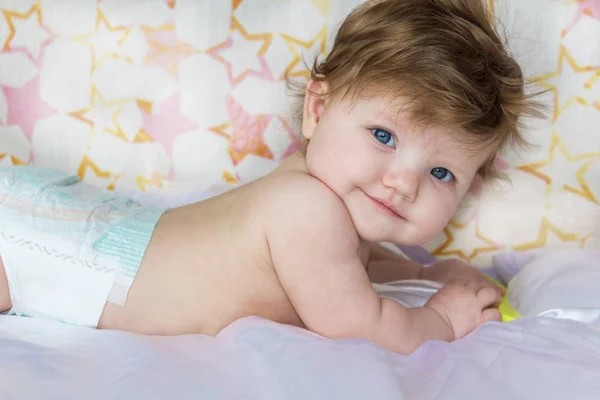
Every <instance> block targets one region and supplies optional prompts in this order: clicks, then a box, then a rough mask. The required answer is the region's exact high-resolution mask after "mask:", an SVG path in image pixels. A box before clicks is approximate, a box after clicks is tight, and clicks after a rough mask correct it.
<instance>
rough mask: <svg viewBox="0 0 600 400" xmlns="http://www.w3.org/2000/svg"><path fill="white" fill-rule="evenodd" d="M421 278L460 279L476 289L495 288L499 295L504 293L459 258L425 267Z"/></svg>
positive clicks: (446, 280) (437, 279) (442, 280)
mask: <svg viewBox="0 0 600 400" xmlns="http://www.w3.org/2000/svg"><path fill="white" fill-rule="evenodd" d="M421 278H422V279H427V280H431V281H437V282H441V283H449V282H453V281H454V282H458V281H460V282H461V283H463V284H464V285H467V286H469V287H471V288H472V289H473V290H476V291H477V290H480V289H483V288H486V287H489V288H492V289H494V290H496V291H497V292H498V294H500V295H501V296H502V295H504V290H502V289H501V288H499V287H498V286H496V285H495V284H494V283H493V282H492V281H491V280H489V279H488V278H487V277H486V276H485V275H483V274H482V273H481V272H480V271H479V270H478V269H476V268H474V267H473V266H471V265H469V264H467V263H465V262H463V261H461V260H455V259H450V260H444V261H440V262H439V263H437V264H434V265H432V266H431V267H425V268H423V270H422V272H421Z"/></svg>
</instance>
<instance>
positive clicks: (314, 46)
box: [281, 26, 327, 79]
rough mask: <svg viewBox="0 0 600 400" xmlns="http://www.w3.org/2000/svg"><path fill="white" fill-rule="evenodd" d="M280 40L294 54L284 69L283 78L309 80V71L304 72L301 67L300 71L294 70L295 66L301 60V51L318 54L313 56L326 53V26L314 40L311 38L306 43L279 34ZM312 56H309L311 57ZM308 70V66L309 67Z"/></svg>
mask: <svg viewBox="0 0 600 400" xmlns="http://www.w3.org/2000/svg"><path fill="white" fill-rule="evenodd" d="M281 37H282V39H283V40H284V41H285V44H286V45H287V47H288V48H289V49H290V51H291V52H292V53H293V54H294V59H293V60H292V61H291V62H290V63H289V65H288V66H287V68H286V69H285V76H291V77H304V78H307V79H309V78H310V71H308V70H306V69H305V68H303V66H301V68H300V69H297V70H295V69H296V67H297V65H298V64H299V63H300V62H301V61H302V60H303V57H302V49H305V50H308V52H309V53H318V54H314V55H315V56H318V55H321V54H324V53H325V52H326V45H327V26H324V27H323V28H322V29H321V30H320V31H319V32H318V33H317V34H316V35H315V37H314V38H312V39H311V40H310V41H308V42H304V41H302V40H298V39H296V38H294V37H292V36H288V35H286V34H285V33H282V34H281ZM312 55H313V54H311V56H312ZM309 68H310V66H309Z"/></svg>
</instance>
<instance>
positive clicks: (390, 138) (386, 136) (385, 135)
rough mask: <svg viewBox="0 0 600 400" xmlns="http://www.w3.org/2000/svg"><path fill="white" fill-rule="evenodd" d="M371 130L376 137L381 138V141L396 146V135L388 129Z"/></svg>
mask: <svg viewBox="0 0 600 400" xmlns="http://www.w3.org/2000/svg"><path fill="white" fill-rule="evenodd" d="M371 132H372V133H373V136H375V139H377V140H379V141H380V142H381V143H383V144H385V145H386V146H389V147H396V141H395V140H394V135H392V134H391V133H389V132H388V131H384V130H383V129H379V128H375V129H372V130H371Z"/></svg>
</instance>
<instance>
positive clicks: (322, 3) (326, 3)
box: [310, 0, 331, 17]
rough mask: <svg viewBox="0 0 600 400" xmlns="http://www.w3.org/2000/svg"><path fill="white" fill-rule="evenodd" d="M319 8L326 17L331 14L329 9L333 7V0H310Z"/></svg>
mask: <svg viewBox="0 0 600 400" xmlns="http://www.w3.org/2000/svg"><path fill="white" fill-rule="evenodd" d="M310 1H311V3H313V5H314V6H315V8H316V9H317V10H319V11H320V12H321V14H323V16H324V17H327V16H329V10H330V9H331V3H330V2H331V0H310Z"/></svg>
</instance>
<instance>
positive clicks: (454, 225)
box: [431, 218, 498, 263]
mask: <svg viewBox="0 0 600 400" xmlns="http://www.w3.org/2000/svg"><path fill="white" fill-rule="evenodd" d="M457 231H466V232H467V234H466V235H465V236H466V237H468V238H474V239H475V240H478V241H479V242H480V244H481V243H483V245H481V246H479V247H476V245H474V246H470V247H471V248H470V249H467V247H466V246H465V242H463V241H461V243H460V247H458V245H457V244H455V243H454V238H455V235H456V233H457ZM469 231H470V232H469ZM444 233H445V234H446V241H445V242H444V243H442V245H441V246H440V247H438V248H437V249H435V250H434V251H432V252H431V254H432V255H434V256H457V257H460V258H462V259H464V260H466V261H467V262H469V263H471V262H472V261H473V259H474V258H475V257H477V256H478V255H480V254H482V253H489V252H492V251H495V250H498V246H497V245H496V244H495V243H494V242H493V241H492V240H490V239H488V238H486V237H485V236H483V235H482V234H481V232H479V226H478V225H477V220H476V219H475V218H471V219H470V220H469V221H467V222H465V223H460V222H458V221H455V220H452V221H450V222H449V223H448V226H446V228H444Z"/></svg>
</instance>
